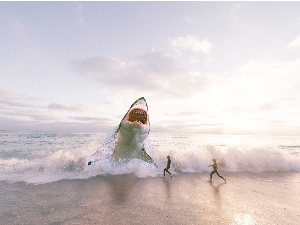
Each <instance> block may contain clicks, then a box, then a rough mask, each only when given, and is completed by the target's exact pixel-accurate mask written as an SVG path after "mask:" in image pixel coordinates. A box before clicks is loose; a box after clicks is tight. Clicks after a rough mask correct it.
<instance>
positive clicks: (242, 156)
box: [0, 131, 300, 184]
mask: <svg viewBox="0 0 300 225" xmlns="http://www.w3.org/2000/svg"><path fill="white" fill-rule="evenodd" d="M107 136H108V137H107ZM109 138H110V136H109V134H104V133H62V132H23V131H0V181H6V182H8V183H14V182H18V181H21V182H26V183H32V184H41V183H51V182H54V181H58V180H63V179H88V178H90V177H95V176H97V175H103V176H114V175H121V174H134V175H135V176H136V177H139V178H144V177H156V176H161V175H162V172H163V168H164V167H165V166H166V164H165V162H166V161H167V159H166V157H167V155H170V157H171V160H172V163H171V169H170V171H171V172H172V173H174V174H176V173H181V172H190V173H195V172H200V173H201V172H207V171H211V168H208V165H210V164H212V159H213V158H215V159H217V163H218V167H219V171H231V172H239V171H251V172H265V171H291V172H299V171H300V138H299V137H296V136H292V137H283V136H252V135H251V136H246V135H232V136H230V135H208V134H207V135H203V134H193V135H190V134H189V135H188V134H165V133H164V134H158V133H151V132H150V135H149V137H148V140H147V145H146V151H147V152H148V154H149V155H150V156H151V157H152V158H153V160H154V161H155V162H156V164H157V165H158V167H155V166H154V165H152V164H148V163H146V162H143V161H141V160H138V159H134V160H132V161H131V162H129V163H127V164H126V165H124V164H117V165H116V164H115V163H113V162H111V161H110V159H109V157H107V153H109V150H107V149H105V147H103V143H104V141H105V140H106V141H107V140H108V139H109ZM99 148H102V149H103V153H104V154H103V158H100V160H99V161H98V162H95V163H94V164H93V165H91V166H88V165H87V162H88V161H89V160H90V156H91V154H92V153H93V152H94V151H95V150H97V149H99Z"/></svg>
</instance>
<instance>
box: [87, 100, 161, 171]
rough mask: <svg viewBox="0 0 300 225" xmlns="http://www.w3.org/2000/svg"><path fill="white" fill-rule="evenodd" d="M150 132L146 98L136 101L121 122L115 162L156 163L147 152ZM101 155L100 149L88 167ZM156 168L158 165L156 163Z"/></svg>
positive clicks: (117, 136)
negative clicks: (137, 161)
mask: <svg viewBox="0 0 300 225" xmlns="http://www.w3.org/2000/svg"><path fill="white" fill-rule="evenodd" d="M149 132H150V121H149V114H148V105H147V102H146V100H145V98H144V97H141V98H139V99H138V100H136V101H135V102H134V103H133V104H132V105H131V106H130V108H129V110H128V111H127V113H126V114H125V115H124V117H123V119H122V120H121V122H120V124H119V126H118V128H117V129H116V131H115V132H114V134H113V136H114V139H115V146H114V148H113V153H112V155H111V157H112V159H113V160H114V161H115V162H128V161H130V160H132V159H134V158H137V159H141V160H143V161H145V162H147V163H154V161H153V160H152V158H151V157H150V156H149V155H148V153H147V152H146V151H145V146H144V145H145V140H146V138H147V137H148V135H149ZM100 154H101V152H100V150H99V149H98V150H97V151H96V152H95V153H94V154H93V155H92V157H91V160H90V161H89V162H88V165H91V164H92V162H95V161H96V160H97V157H98V156H99V155H100ZM154 165H155V166H156V164H155V163H154Z"/></svg>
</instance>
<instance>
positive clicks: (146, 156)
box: [137, 148, 157, 167]
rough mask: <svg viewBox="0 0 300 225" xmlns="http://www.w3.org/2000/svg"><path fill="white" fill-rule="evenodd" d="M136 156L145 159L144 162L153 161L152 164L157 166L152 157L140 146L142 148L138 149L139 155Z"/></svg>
mask: <svg viewBox="0 0 300 225" xmlns="http://www.w3.org/2000/svg"><path fill="white" fill-rule="evenodd" d="M137 158H139V159H141V160H143V161H145V162H147V163H153V164H154V165H155V166H156V167H157V165H156V163H155V162H154V161H153V159H152V158H151V157H150V156H149V155H148V154H147V152H146V151H145V149H144V148H142V150H141V151H140V154H139V156H138V157H137Z"/></svg>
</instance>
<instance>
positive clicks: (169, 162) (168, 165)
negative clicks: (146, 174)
mask: <svg viewBox="0 0 300 225" xmlns="http://www.w3.org/2000/svg"><path fill="white" fill-rule="evenodd" d="M167 158H168V164H167V167H166V168H165V169H164V176H166V174H165V172H168V173H169V174H170V175H171V177H172V173H170V172H169V169H170V166H171V159H170V156H169V155H168V156H167Z"/></svg>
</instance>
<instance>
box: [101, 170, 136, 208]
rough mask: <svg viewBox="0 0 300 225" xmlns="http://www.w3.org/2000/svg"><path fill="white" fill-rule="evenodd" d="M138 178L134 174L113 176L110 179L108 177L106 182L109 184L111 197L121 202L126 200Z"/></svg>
mask: <svg viewBox="0 0 300 225" xmlns="http://www.w3.org/2000/svg"><path fill="white" fill-rule="evenodd" d="M138 180H139V179H138V178H137V177H136V176H134V175H133V174H129V175H122V176H112V177H111V178H110V179H107V180H106V183H107V184H108V185H109V191H110V194H111V198H112V199H113V200H114V201H117V202H119V203H124V202H126V201H127V200H128V197H129V196H130V195H131V193H132V191H133V189H134V187H135V185H136V184H137V183H138Z"/></svg>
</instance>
